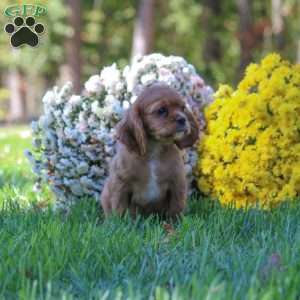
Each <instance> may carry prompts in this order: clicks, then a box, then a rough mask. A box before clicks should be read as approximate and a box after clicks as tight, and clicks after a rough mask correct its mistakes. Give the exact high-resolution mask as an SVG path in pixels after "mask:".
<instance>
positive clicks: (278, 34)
mask: <svg viewBox="0 0 300 300" xmlns="http://www.w3.org/2000/svg"><path fill="white" fill-rule="evenodd" d="M283 29H284V22H283V16H282V1H281V0H272V33H273V36H274V39H275V45H276V48H277V49H279V50H280V49H282V48H283V47H284V35H283Z"/></svg>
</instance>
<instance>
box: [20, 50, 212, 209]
mask: <svg viewBox="0 0 300 300" xmlns="http://www.w3.org/2000/svg"><path fill="white" fill-rule="evenodd" d="M157 81H160V82H164V83H166V84H168V85H169V86H172V87H174V88H175V89H176V90H177V91H178V92H179V93H180V94H181V95H182V96H183V98H184V99H185V100H186V103H187V105H188V106H189V107H190V108H192V109H193V110H194V111H197V112H199V120H200V122H201V124H202V125H203V124H204V123H203V117H202V113H201V109H202V108H203V107H204V106H205V105H207V104H208V103H210V102H211V101H212V100H213V98H212V95H213V91H212V89H211V88H210V87H209V86H207V85H205V83H204V81H203V79H202V78H201V77H200V76H199V75H198V74H197V73H196V71H195V68H194V67H193V66H192V65H190V64H188V63H187V62H186V61H185V60H184V59H183V58H181V57H177V56H169V57H166V56H163V55H161V54H151V55H147V56H143V57H140V58H137V59H136V60H135V61H134V62H133V63H132V64H131V65H130V66H126V67H125V68H124V70H123V71H121V70H119V69H118V68H117V66H116V65H115V64H113V65H112V66H110V67H105V68H104V69H103V70H102V72H101V74H100V75H93V76H91V77H90V78H89V80H88V81H87V82H86V83H85V85H84V86H85V91H84V93H83V94H82V95H73V94H72V84H71V83H67V84H65V85H64V86H63V87H62V88H61V89H60V90H59V89H58V88H57V87H55V88H54V89H53V90H51V91H48V92H47V93H46V94H45V96H44V98H43V104H44V114H43V115H42V116H41V117H40V119H39V120H38V121H37V122H33V124H32V130H33V137H34V138H33V146H34V150H33V151H32V152H29V151H26V155H27V157H28V158H29V160H30V162H31V164H32V166H33V171H34V172H35V173H36V174H37V176H38V182H39V183H41V182H47V183H48V184H49V186H50V187H51V189H52V191H53V192H54V194H55V195H56V198H57V205H58V206H62V207H64V208H67V207H69V206H70V205H71V204H72V203H74V202H75V201H76V200H78V199H79V198H82V197H85V196H86V197H94V198H95V199H97V200H98V199H99V197H100V193H101V190H102V188H103V184H104V180H105V178H106V177H107V175H108V163H109V161H110V160H111V158H112V157H113V156H114V154H115V151H116V150H115V139H114V128H115V125H116V124H117V122H118V121H119V120H120V119H121V118H122V116H123V113H124V111H125V110H126V109H127V108H129V107H130V105H131V104H132V103H133V102H134V101H135V100H136V98H137V96H138V95H139V93H140V92H141V90H142V89H143V87H144V86H146V85H150V84H152V83H154V82H157ZM196 160H197V154H196V151H195V149H191V150H188V151H186V153H185V167H186V172H187V175H188V178H189V179H190V180H191V179H192V169H193V167H194V166H195V164H196Z"/></svg>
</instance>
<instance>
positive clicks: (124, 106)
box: [122, 101, 130, 109]
mask: <svg viewBox="0 0 300 300" xmlns="http://www.w3.org/2000/svg"><path fill="white" fill-rule="evenodd" d="M122 106H123V108H124V109H128V108H129V107H130V103H129V102H128V101H123V103H122Z"/></svg>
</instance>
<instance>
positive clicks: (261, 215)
mask: <svg viewBox="0 0 300 300" xmlns="http://www.w3.org/2000/svg"><path fill="white" fill-rule="evenodd" d="M24 130H26V128H25V129H24V128H16V129H9V130H8V129H0V207H1V210H0V299H24V300H27V299H149V298H151V297H152V299H157V300H164V299H213V300H214V299H270V300H271V299H272V300H273V299H299V297H300V276H299V275H300V226H299V225H300V205H299V204H297V202H296V201H295V202H294V203H293V204H290V205H284V206H282V207H280V208H278V209H275V210H272V211H270V212H262V211H258V210H249V211H247V212H243V211H234V210H231V209H224V208H221V207H220V206H219V205H218V204H216V203H214V202H211V201H208V200H205V199H200V198H199V197H193V199H190V203H189V208H188V211H187V213H186V215H185V217H184V218H183V219H182V221H181V222H178V223H177V224H174V225H173V228H172V227H171V228H169V227H170V226H167V227H166V225H164V223H162V222H161V221H159V220H157V219H155V218H150V219H147V220H145V219H138V220H135V221H134V220H131V219H130V218H123V219H120V218H117V217H113V218H111V219H109V220H104V218H103V215H102V213H101V212H100V210H99V208H98V207H97V205H95V204H94V203H91V202H82V203H79V204H78V205H77V206H76V207H74V208H73V209H72V210H71V212H70V214H69V215H68V216H66V215H63V214H61V213H55V212H53V211H52V210H51V207H49V208H43V209H40V208H39V206H38V205H28V204H30V203H38V201H43V200H44V199H48V198H49V194H47V193H45V194H36V193H33V192H32V185H33V182H34V181H33V176H32V174H31V172H30V168H29V165H28V163H27V162H26V159H24V158H23V150H24V148H26V147H30V138H28V137H27V138H24V134H23V138H22V137H21V136H20V132H23V131H24ZM25 136H26V135H25ZM26 204H27V205H26Z"/></svg>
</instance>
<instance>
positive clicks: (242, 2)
mask: <svg viewBox="0 0 300 300" xmlns="http://www.w3.org/2000/svg"><path fill="white" fill-rule="evenodd" d="M250 2H251V0H236V4H237V8H238V13H239V28H240V30H239V33H238V37H239V41H240V65H239V72H238V73H239V79H240V78H241V77H242V76H243V73H244V71H245V68H246V66H247V65H248V64H249V63H250V62H251V60H252V49H253V45H254V44H255V43H254V41H253V40H252V39H253V35H252V26H253V20H252V12H251V6H250Z"/></svg>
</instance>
